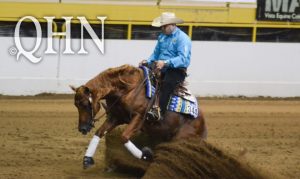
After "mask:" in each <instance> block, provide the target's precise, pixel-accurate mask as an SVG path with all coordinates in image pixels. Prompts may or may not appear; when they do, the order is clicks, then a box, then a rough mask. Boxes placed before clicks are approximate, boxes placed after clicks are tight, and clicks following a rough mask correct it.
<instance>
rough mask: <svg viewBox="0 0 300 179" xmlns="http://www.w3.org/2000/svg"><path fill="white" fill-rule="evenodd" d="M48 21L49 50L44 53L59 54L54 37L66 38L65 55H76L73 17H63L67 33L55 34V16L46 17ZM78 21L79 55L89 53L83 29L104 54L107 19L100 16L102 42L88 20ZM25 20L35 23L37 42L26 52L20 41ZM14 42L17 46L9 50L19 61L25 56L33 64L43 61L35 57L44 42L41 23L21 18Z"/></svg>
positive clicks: (31, 18)
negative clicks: (55, 48) (105, 22)
mask: <svg viewBox="0 0 300 179" xmlns="http://www.w3.org/2000/svg"><path fill="white" fill-rule="evenodd" d="M44 18H45V19H46V20H47V30H48V34H47V49H46V51H45V52H44V53H45V54H57V52H56V51H55V50H54V49H53V36H65V41H66V42H65V50H64V52H63V54H75V52H74V50H73V49H72V47H71V20H72V19H73V17H71V16H68V17H62V18H63V19H64V20H65V24H66V31H65V32H53V30H52V23H53V19H55V17H54V16H53V17H52V16H49V17H48V16H47V17H44ZM77 19H78V20H79V21H80V24H81V38H80V39H81V40H80V49H79V51H78V52H77V54H88V52H87V51H86V50H85V49H84V40H83V28H85V29H86V30H87V32H88V33H89V35H90V36H91V37H92V40H93V42H94V43H95V44H96V46H97V47H98V49H99V50H100V52H101V53H102V54H104V20H105V19H106V17H101V16H98V17H97V19H99V20H100V21H101V25H102V26H101V37H102V38H101V40H100V39H99V38H98V36H97V34H96V33H95V31H94V30H93V28H92V27H91V26H90V24H89V22H88V21H87V20H86V18H85V17H83V16H78V17H77ZM24 20H27V21H28V20H31V21H32V22H33V23H34V26H35V29H36V41H35V46H34V48H33V49H31V50H26V49H24V48H23V46H22V43H21V39H20V26H21V23H22V22H23V21H24ZM14 42H15V46H14V47H11V48H10V49H9V53H10V54H11V55H17V60H19V58H20V56H21V55H23V56H24V57H25V58H27V59H28V60H29V61H30V62H32V63H39V62H40V61H41V60H42V57H41V56H37V55H35V53H36V52H37V50H38V49H39V48H40V45H41V42H42V30H41V25H40V23H39V21H38V20H37V19H36V18H35V17H32V16H25V17H23V18H21V19H20V20H19V21H18V23H17V25H16V27H15V34H14Z"/></svg>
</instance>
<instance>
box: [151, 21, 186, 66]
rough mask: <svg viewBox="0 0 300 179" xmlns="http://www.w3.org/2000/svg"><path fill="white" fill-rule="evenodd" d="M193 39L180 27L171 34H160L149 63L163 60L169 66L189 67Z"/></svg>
mask: <svg viewBox="0 0 300 179" xmlns="http://www.w3.org/2000/svg"><path fill="white" fill-rule="evenodd" d="M191 44H192V43H191V40H190V38H189V36H187V35H186V34H185V33H184V32H182V31H181V30H180V29H179V28H178V27H176V28H175V30H174V31H173V32H172V34H170V35H165V34H160V35H159V37H158V41H157V44H156V46H155V49H154V52H153V53H152V55H151V56H150V57H149V58H148V60H147V62H148V64H151V63H152V62H154V61H158V60H163V61H166V63H167V68H182V67H183V68H187V67H188V66H189V65H190V58H191V46H192V45H191Z"/></svg>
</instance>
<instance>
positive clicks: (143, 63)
mask: <svg viewBox="0 0 300 179" xmlns="http://www.w3.org/2000/svg"><path fill="white" fill-rule="evenodd" d="M147 65H148V62H147V60H142V61H141V62H140V63H139V66H147Z"/></svg>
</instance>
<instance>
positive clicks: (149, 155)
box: [142, 147, 153, 161]
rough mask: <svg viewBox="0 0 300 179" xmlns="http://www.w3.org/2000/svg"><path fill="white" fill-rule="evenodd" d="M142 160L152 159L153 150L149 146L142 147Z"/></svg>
mask: <svg viewBox="0 0 300 179" xmlns="http://www.w3.org/2000/svg"><path fill="white" fill-rule="evenodd" d="M142 152H143V154H142V160H145V161H152V160H153V152H152V150H151V149H150V148H149V147H144V148H143V149H142Z"/></svg>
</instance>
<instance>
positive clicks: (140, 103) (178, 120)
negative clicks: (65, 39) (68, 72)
mask: <svg viewBox="0 0 300 179" xmlns="http://www.w3.org/2000/svg"><path fill="white" fill-rule="evenodd" d="M144 79H145V77H144V74H143V71H142V69H140V68H137V67H133V66H130V65H123V66H120V67H117V68H109V69H107V70H105V71H103V72H102V73H100V74H99V75H97V76H96V77H94V78H93V79H91V80H90V81H88V82H87V83H86V84H85V85H82V86H80V87H78V88H75V87H72V86H71V88H72V89H73V90H74V91H75V93H76V94H75V98H74V100H75V103H74V104H75V106H76V107H77V109H78V112H79V124H78V130H79V131H80V132H81V133H82V134H84V135H85V134H87V133H88V132H89V131H90V130H91V129H92V127H93V126H94V122H95V117H96V114H97V113H98V112H99V110H100V108H101V104H100V100H101V99H104V100H106V105H107V107H106V113H107V119H106V120H105V122H104V123H103V124H102V126H101V127H100V128H99V129H98V130H97V131H96V133H95V135H94V137H93V138H92V140H91V141H90V144H89V147H88V149H87V151H86V154H85V156H84V159H83V167H84V168H87V167H89V166H91V165H93V164H94V160H93V158H92V157H93V155H94V153H95V151H96V148H97V145H98V143H99V141H100V138H102V137H103V136H104V135H105V134H106V133H108V132H110V131H111V130H113V129H114V128H115V127H116V126H118V125H121V124H127V126H126V128H125V130H124V131H123V133H122V135H121V138H122V141H123V143H124V145H125V147H126V148H127V149H128V150H129V151H130V152H131V154H133V155H134V156H135V157H136V158H139V159H143V160H151V159H152V153H151V150H150V149H149V148H147V147H144V148H143V150H140V149H138V148H137V147H136V146H135V145H134V144H133V143H132V142H131V141H130V138H131V137H132V136H133V135H135V134H136V133H137V132H138V131H139V130H141V131H142V132H145V133H147V134H148V135H150V136H153V138H154V140H155V138H159V139H163V140H164V141H170V140H176V139H182V138H188V137H191V136H199V139H206V136H207V128H206V125H205V120H204V117H203V115H202V112H201V111H200V110H199V115H198V117H197V118H195V119H194V118H192V117H190V116H189V115H183V114H179V113H175V112H171V111H167V112H166V114H165V116H164V118H163V120H160V121H148V120H145V119H144V116H145V112H146V109H147V108H148V104H149V102H150V100H149V99H148V98H146V96H145V85H144V82H145V80H144Z"/></svg>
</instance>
